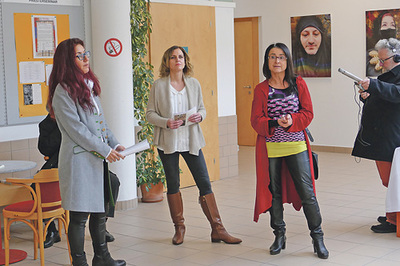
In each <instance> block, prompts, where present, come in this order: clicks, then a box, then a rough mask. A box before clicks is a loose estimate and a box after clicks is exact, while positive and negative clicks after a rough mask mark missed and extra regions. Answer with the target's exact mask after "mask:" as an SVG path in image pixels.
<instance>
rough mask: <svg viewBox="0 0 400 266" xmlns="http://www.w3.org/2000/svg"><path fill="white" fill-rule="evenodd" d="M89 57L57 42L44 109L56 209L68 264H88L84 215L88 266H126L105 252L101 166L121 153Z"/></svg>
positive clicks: (79, 44) (78, 47) (105, 181)
mask: <svg viewBox="0 0 400 266" xmlns="http://www.w3.org/2000/svg"><path fill="white" fill-rule="evenodd" d="M89 57H90V52H89V51H86V50H85V47H84V44H83V41H82V40H80V39H77V38H73V39H67V40H65V41H63V42H61V43H60V44H59V45H58V47H57V49H56V52H55V54H54V62H53V70H52V72H51V75H50V80H49V98H48V107H49V110H50V114H51V115H54V116H55V118H56V121H57V124H58V127H59V129H60V131H61V136H62V138H61V146H60V153H59V165H58V167H59V178H60V192H61V198H62V207H63V208H64V209H66V210H69V211H70V223H69V227H68V240H69V243H70V247H71V256H72V263H73V265H88V264H87V261H86V255H85V252H84V242H85V224H86V222H87V220H88V217H89V215H90V219H89V231H90V235H91V237H92V243H93V249H94V255H93V261H92V265H97V266H100V265H107V266H109V265H126V262H125V261H124V260H114V259H113V258H112V257H111V255H110V253H109V251H108V247H107V242H106V224H105V222H106V214H105V208H104V207H105V203H106V202H107V201H108V200H109V199H111V198H112V195H110V194H111V193H110V190H109V188H110V187H109V184H110V179H109V176H108V166H107V162H115V161H117V160H120V159H123V158H124V157H123V156H122V155H121V154H120V153H119V151H123V150H124V149H125V148H124V147H123V146H121V145H120V144H119V142H118V141H117V139H116V138H115V137H114V135H113V134H112V132H111V131H110V130H109V128H108V126H107V123H106V122H105V119H104V113H103V110H102V108H101V104H100V99H99V96H100V92H101V89H100V85H99V81H98V79H97V78H96V76H95V75H94V73H93V72H92V71H91V69H90V66H89Z"/></svg>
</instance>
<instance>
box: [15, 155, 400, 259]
mask: <svg viewBox="0 0 400 266" xmlns="http://www.w3.org/2000/svg"><path fill="white" fill-rule="evenodd" d="M319 157H320V180H317V183H316V185H317V198H318V201H319V203H320V207H321V212H322V215H323V229H324V231H325V244H326V246H327V248H328V249H329V251H330V257H329V259H327V260H321V259H319V258H318V257H316V255H314V254H313V250H312V246H311V239H310V236H309V232H308V229H307V225H306V221H305V218H304V215H303V213H302V212H296V211H294V209H293V208H292V207H291V206H289V205H285V206H286V208H285V221H286V223H287V244H286V249H285V250H283V251H282V252H281V254H279V255H275V256H271V255H270V254H269V252H268V248H269V246H270V245H271V243H272V241H273V234H272V230H271V229H270V227H269V214H264V215H262V216H261V219H260V221H259V222H258V223H254V222H253V221H252V215H253V204H254V191H255V167H254V148H251V147H240V152H239V176H238V177H235V178H228V179H224V180H220V181H216V182H214V183H213V189H214V192H215V195H216V198H217V203H218V206H219V209H220V213H221V217H222V221H223V222H224V224H225V227H226V228H227V229H228V231H229V232H230V233H232V234H234V235H235V236H238V237H241V238H242V239H243V242H242V243H241V244H240V245H227V244H223V243H211V241H210V228H209V225H208V222H207V220H206V218H205V216H204V215H203V213H202V211H201V208H200V206H199V204H198V203H197V198H198V195H197V193H198V192H197V188H196V187H191V188H186V189H183V190H182V194H183V198H184V216H185V218H186V228H187V232H186V237H185V242H184V243H183V244H182V245H180V246H174V245H172V244H171V237H172V235H173V225H172V222H171V221H170V216H169V210H168V206H167V202H166V200H164V201H163V202H161V203H151V204H149V203H140V204H139V207H138V208H137V209H135V210H130V211H119V212H118V213H117V215H116V218H114V219H109V221H108V223H107V226H108V230H109V231H110V232H111V233H112V234H113V235H114V236H115V237H116V241H115V242H113V243H110V244H109V248H110V250H111V254H112V255H113V257H114V258H123V259H125V260H126V261H127V263H128V265H185V266H191V265H229V266H231V265H296V266H300V265H400V238H397V237H396V234H395V233H391V234H376V233H373V232H372V231H371V230H370V226H371V225H372V224H375V223H376V218H377V216H379V215H382V214H384V210H385V196H386V189H385V188H384V187H383V186H382V185H381V183H380V181H379V178H378V175H377V171H376V169H375V164H374V162H372V161H367V160H362V161H361V162H360V163H357V162H356V161H355V159H354V158H353V157H351V156H350V155H345V154H338V153H323V152H320V153H319ZM12 229H13V233H12V243H11V247H12V248H18V249H23V250H25V251H27V252H28V258H27V259H26V260H24V261H22V262H20V263H18V264H16V265H40V263H39V260H37V261H34V260H33V259H32V258H33V248H32V246H33V245H32V242H31V240H32V234H31V232H30V229H28V228H27V227H26V226H25V225H17V226H14V227H13V228H12ZM86 240H87V244H86V247H85V249H86V252H87V254H88V257H89V259H90V260H91V256H92V254H93V251H92V247H91V242H90V237H89V235H88V233H87V236H86ZM45 256H46V265H65V264H68V263H69V261H68V256H67V251H66V242H65V241H62V242H60V243H57V244H56V245H55V246H54V247H52V248H49V249H46V250H45Z"/></svg>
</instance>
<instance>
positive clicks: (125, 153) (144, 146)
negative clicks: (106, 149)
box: [119, 139, 150, 156]
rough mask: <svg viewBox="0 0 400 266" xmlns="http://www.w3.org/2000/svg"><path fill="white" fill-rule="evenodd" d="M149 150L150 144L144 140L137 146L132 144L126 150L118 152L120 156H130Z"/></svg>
mask: <svg viewBox="0 0 400 266" xmlns="http://www.w3.org/2000/svg"><path fill="white" fill-rule="evenodd" d="M147 149H150V144H149V142H148V141H147V139H146V140H144V141H141V142H139V143H137V144H134V145H132V146H130V147H128V148H126V149H125V150H123V151H121V152H119V153H120V154H121V155H122V156H128V155H131V154H133V153H138V152H141V151H144V150H147Z"/></svg>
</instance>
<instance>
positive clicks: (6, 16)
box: [0, 3, 85, 126]
mask: <svg viewBox="0 0 400 266" xmlns="http://www.w3.org/2000/svg"><path fill="white" fill-rule="evenodd" d="M0 7H1V16H2V17H1V24H2V27H1V28H2V31H1V34H0V38H1V40H0V65H2V66H3V68H4V69H3V70H4V71H1V69H0V83H1V84H0V86H1V85H2V84H4V85H3V86H2V87H3V88H1V87H0V94H2V90H3V94H4V98H3V97H2V98H3V99H0V103H1V105H0V126H10V125H20V124H31V123H37V122H40V121H41V120H42V119H43V118H44V116H45V115H46V114H47V112H46V108H45V107H46V101H47V94H48V91H47V85H46V82H44V83H42V84H44V85H42V87H41V89H42V104H40V105H28V106H23V103H24V99H23V85H22V84H21V83H20V82H19V68H18V67H19V66H18V64H19V62H21V61H31V60H32V61H40V60H42V61H45V64H52V61H53V59H52V58H51V59H47V58H46V59H43V58H42V59H34V58H33V45H32V25H31V16H32V15H43V16H56V18H57V28H58V29H57V34H58V36H57V39H58V43H60V42H61V41H63V40H64V39H67V38H70V37H76V38H80V39H82V40H85V31H84V29H85V25H84V8H83V6H58V5H36V4H35V5H32V4H15V3H0ZM16 15H17V17H15V16H16ZM23 21H24V23H22V22H23ZM25 23H26V25H24V24H25ZM25 31H26V32H25ZM21 34H22V36H21ZM24 35H27V36H24ZM21 37H22V38H21ZM28 39H29V40H28ZM10 40H12V41H10ZM29 51H30V52H29ZM29 53H31V54H30V55H29ZM2 80H3V81H4V82H2ZM3 102H4V104H3ZM21 103H22V105H21ZM21 112H22V114H23V115H22V116H21Z"/></svg>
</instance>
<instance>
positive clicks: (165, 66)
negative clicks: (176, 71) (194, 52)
mask: <svg viewBox="0 0 400 266" xmlns="http://www.w3.org/2000/svg"><path fill="white" fill-rule="evenodd" d="M176 49H180V50H181V51H182V53H183V56H184V58H185V68H184V69H183V74H184V75H185V76H190V75H192V74H193V66H192V64H191V63H190V58H189V55H188V54H187V53H186V51H185V49H183V47H181V46H177V45H174V46H172V47H170V48H168V49H167V50H166V51H165V52H164V55H163V57H162V59H161V65H160V77H161V78H163V77H168V76H169V72H170V68H169V59H170V57H171V55H172V53H173V51H175V50H176Z"/></svg>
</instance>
